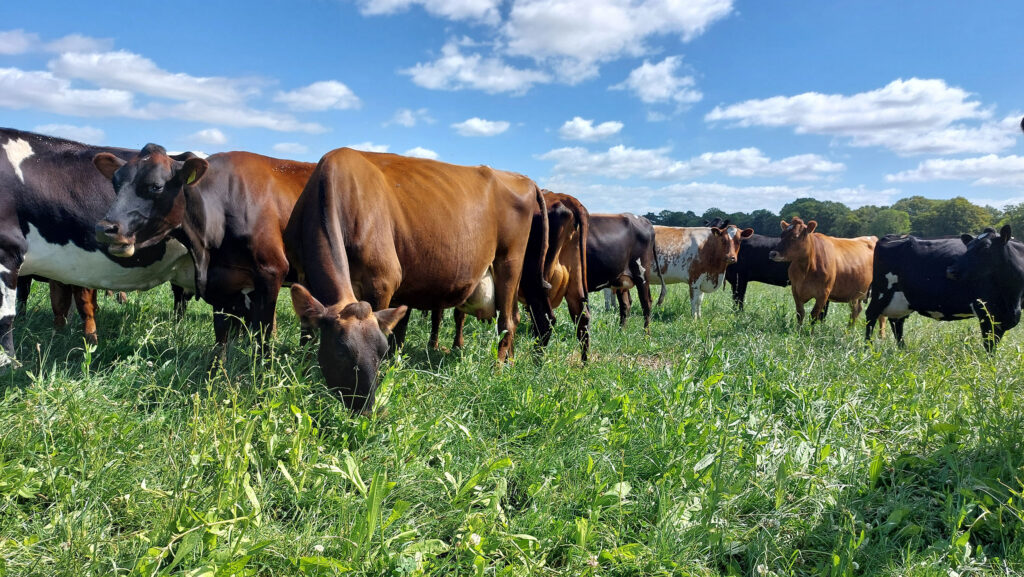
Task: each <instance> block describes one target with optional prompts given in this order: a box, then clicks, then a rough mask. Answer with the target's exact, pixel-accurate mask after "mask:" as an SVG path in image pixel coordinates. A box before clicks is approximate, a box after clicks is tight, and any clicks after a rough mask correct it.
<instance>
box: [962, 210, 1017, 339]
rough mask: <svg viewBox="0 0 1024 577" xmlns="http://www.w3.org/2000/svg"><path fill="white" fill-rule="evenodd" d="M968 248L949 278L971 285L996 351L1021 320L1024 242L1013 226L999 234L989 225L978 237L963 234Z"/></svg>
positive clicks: (976, 310)
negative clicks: (1007, 332)
mask: <svg viewBox="0 0 1024 577" xmlns="http://www.w3.org/2000/svg"><path fill="white" fill-rule="evenodd" d="M960 240H961V241H962V242H963V244H964V245H966V247H967V249H966V250H965V251H964V253H963V254H961V255H960V256H959V257H958V258H957V259H956V260H955V261H954V262H953V264H951V265H950V266H949V268H947V269H946V274H947V276H948V277H949V278H951V279H955V280H959V281H960V282H962V283H964V284H965V285H966V286H968V287H970V290H971V291H972V292H973V297H974V300H973V302H972V306H973V308H974V313H975V314H976V315H977V316H978V320H980V321H981V336H982V338H983V339H984V344H985V349H986V350H988V351H990V352H991V351H992V350H993V349H995V346H996V345H997V344H999V339H1001V338H1002V337H1003V334H1004V333H1006V331H1008V330H1010V329H1012V328H1013V327H1015V326H1017V324H1018V323H1020V305H1021V298H1024V243H1021V242H1020V241H1018V240H1014V239H1013V237H1012V236H1011V230H1010V225H1005V226H1003V228H1002V229H1000V230H999V233H998V234H997V233H996V231H995V229H992V228H987V229H985V231H984V232H982V233H981V234H979V235H978V236H977V237H973V236H971V235H969V234H965V235H962V236H961V237H960Z"/></svg>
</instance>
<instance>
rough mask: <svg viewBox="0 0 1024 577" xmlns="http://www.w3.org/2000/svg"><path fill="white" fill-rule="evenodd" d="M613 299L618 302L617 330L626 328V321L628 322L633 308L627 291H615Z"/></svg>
mask: <svg viewBox="0 0 1024 577" xmlns="http://www.w3.org/2000/svg"><path fill="white" fill-rule="evenodd" d="M615 298H617V299H618V301H619V328H620V329H624V328H626V321H628V320H629V313H630V309H632V308H633V299H632V298H630V296H629V289H618V290H616V291H615Z"/></svg>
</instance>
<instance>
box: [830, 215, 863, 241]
mask: <svg viewBox="0 0 1024 577" xmlns="http://www.w3.org/2000/svg"><path fill="white" fill-rule="evenodd" d="M868 222H869V221H868V220H865V218H864V217H863V216H862V215H861V214H859V213H858V212H857V211H853V210H852V211H850V212H848V213H846V214H844V215H842V216H840V217H839V220H838V221H837V222H836V224H835V226H834V227H833V231H832V234H833V235H835V236H839V237H843V238H852V237H856V236H864V235H865V234H866V233H865V232H864V231H866V230H867V228H868V226H867V225H868Z"/></svg>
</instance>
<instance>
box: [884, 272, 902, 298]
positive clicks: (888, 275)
mask: <svg viewBox="0 0 1024 577" xmlns="http://www.w3.org/2000/svg"><path fill="white" fill-rule="evenodd" d="M885 280H887V281H889V286H887V287H885V288H892V287H893V285H895V284H896V283H898V282H900V277H898V276H897V275H894V274H892V273H891V272H887V273H885ZM900 294H902V293H900Z"/></svg>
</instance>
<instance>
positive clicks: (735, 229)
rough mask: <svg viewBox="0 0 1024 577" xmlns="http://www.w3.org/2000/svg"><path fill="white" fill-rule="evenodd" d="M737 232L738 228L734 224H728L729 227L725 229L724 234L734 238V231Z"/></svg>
mask: <svg viewBox="0 0 1024 577" xmlns="http://www.w3.org/2000/svg"><path fill="white" fill-rule="evenodd" d="M738 232H739V229H738V228H736V227H735V226H730V227H729V228H727V229H725V234H727V235H729V238H736V233H738Z"/></svg>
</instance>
